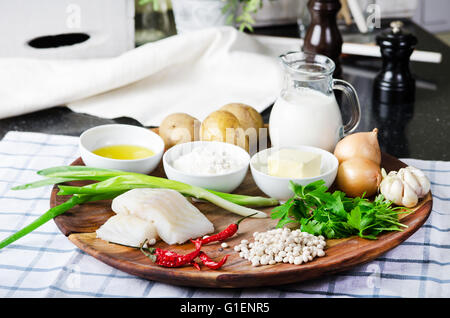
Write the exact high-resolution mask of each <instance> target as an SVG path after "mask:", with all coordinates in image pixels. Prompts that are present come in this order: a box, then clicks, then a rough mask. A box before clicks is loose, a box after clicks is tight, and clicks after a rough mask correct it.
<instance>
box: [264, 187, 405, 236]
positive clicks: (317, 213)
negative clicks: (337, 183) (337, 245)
mask: <svg viewBox="0 0 450 318" xmlns="http://www.w3.org/2000/svg"><path fill="white" fill-rule="evenodd" d="M289 187H290V189H291V190H292V191H293V193H294V196H293V197H292V198H291V199H289V200H288V201H286V203H284V204H283V205H280V206H278V207H276V208H275V209H273V210H272V214H271V217H272V219H279V221H278V224H277V227H283V226H284V225H286V224H289V223H299V226H300V228H301V230H302V231H304V232H308V233H311V234H314V235H323V236H325V237H326V238H329V239H332V238H344V237H349V236H352V235H359V236H360V237H363V238H366V239H376V238H377V236H378V235H379V234H380V233H381V232H383V231H401V229H402V228H403V227H406V225H404V224H402V223H400V222H399V220H398V216H399V214H400V213H409V212H410V210H409V209H406V208H403V207H395V208H393V207H392V202H390V201H388V200H386V199H385V198H384V197H383V196H382V195H378V196H377V197H376V198H375V199H374V201H369V200H368V199H367V198H365V197H364V195H363V196H362V197H356V198H351V197H347V196H346V195H345V193H344V192H341V191H334V192H333V193H330V192H328V188H327V187H326V186H325V182H324V181H323V180H318V181H315V182H312V183H310V184H308V185H306V186H302V185H300V184H296V183H294V182H292V181H291V182H290V184H289Z"/></svg>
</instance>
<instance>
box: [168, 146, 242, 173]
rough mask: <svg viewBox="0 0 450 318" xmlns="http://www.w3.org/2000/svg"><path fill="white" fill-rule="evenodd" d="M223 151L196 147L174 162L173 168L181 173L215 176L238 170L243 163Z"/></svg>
mask: <svg viewBox="0 0 450 318" xmlns="http://www.w3.org/2000/svg"><path fill="white" fill-rule="evenodd" d="M235 157H236V156H233V155H232V154H231V153H229V152H227V151H226V150H225V149H220V150H219V149H211V148H208V147H196V148H194V149H193V150H192V151H191V152H189V153H187V154H184V155H182V156H180V157H179V158H178V159H176V160H174V162H173V167H174V168H175V169H177V170H179V171H181V172H185V173H189V174H197V175H217V174H224V173H229V172H233V171H236V170H239V169H240V168H242V167H243V166H244V165H245V162H242V161H241V160H238V159H237V158H235Z"/></svg>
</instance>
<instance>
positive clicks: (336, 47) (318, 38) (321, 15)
mask: <svg viewBox="0 0 450 318" xmlns="http://www.w3.org/2000/svg"><path fill="white" fill-rule="evenodd" d="M340 8H341V3H340V2H339V0H309V2H308V9H309V12H310V14H311V23H310V24H309V26H308V29H307V30H306V34H305V39H304V42H303V51H304V52H306V53H315V54H322V55H325V56H327V57H329V58H331V59H332V60H333V62H334V64H335V66H336V68H335V70H334V73H333V77H335V78H339V77H341V75H342V67H341V61H340V56H341V52H342V36H341V33H340V31H339V28H338V26H337V22H336V15H337V13H338V12H339V10H340Z"/></svg>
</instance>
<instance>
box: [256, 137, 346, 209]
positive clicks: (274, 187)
mask: <svg viewBox="0 0 450 318" xmlns="http://www.w3.org/2000/svg"><path fill="white" fill-rule="evenodd" d="M280 149H298V150H302V151H308V152H314V153H319V154H321V155H322V160H321V167H320V171H321V174H320V175H319V176H317V177H311V178H301V179H297V178H283V177H275V176H271V175H269V174H267V169H268V168H267V158H268V157H269V156H270V155H271V154H272V153H274V152H276V151H277V150H280ZM338 166H339V162H338V159H337V158H336V157H335V156H334V155H333V154H332V153H330V152H328V151H326V150H323V149H320V148H316V147H310V146H293V147H280V148H268V149H265V150H262V151H260V152H258V153H256V154H255V155H253V157H252V158H251V160H250V170H251V172H252V176H253V179H254V180H255V183H256V185H257V186H258V188H259V189H261V191H262V192H264V193H265V194H266V195H268V196H269V197H272V198H275V199H278V200H280V201H286V200H288V199H290V198H291V197H292V196H293V195H294V194H293V193H292V191H291V190H290V188H289V181H290V180H292V181H293V182H295V183H297V184H300V185H307V184H309V183H311V182H314V181H317V180H323V181H325V185H326V186H327V187H330V186H331V185H332V184H333V182H334V179H336V174H337V170H338Z"/></svg>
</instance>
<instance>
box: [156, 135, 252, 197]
mask: <svg viewBox="0 0 450 318" xmlns="http://www.w3.org/2000/svg"><path fill="white" fill-rule="evenodd" d="M205 146H206V147H211V148H212V149H224V150H225V151H227V152H229V153H231V154H233V157H235V158H238V160H240V161H242V162H243V165H242V167H241V168H239V169H238V170H235V171H232V172H228V173H224V174H217V175H201V174H191V173H186V172H183V171H180V170H178V169H175V168H174V167H173V162H174V161H175V160H176V159H178V158H179V157H180V156H182V155H184V154H187V153H189V152H191V151H192V150H193V149H194V148H197V147H205ZM249 162H250V155H249V154H248V153H247V151H245V150H244V149H242V148H241V147H238V146H235V145H233V144H229V143H225V142H218V141H193V142H187V143H182V144H178V145H175V146H173V147H172V148H170V149H169V150H167V151H166V153H165V154H164V156H163V165H164V171H165V172H166V175H167V178H169V179H171V180H176V181H181V182H184V183H187V184H190V185H195V186H198V187H201V188H205V189H209V190H215V191H220V192H227V193H229V192H232V191H234V190H235V189H236V188H237V187H238V186H239V185H240V184H241V183H242V181H244V178H245V176H246V175H247V171H248V166H249Z"/></svg>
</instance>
